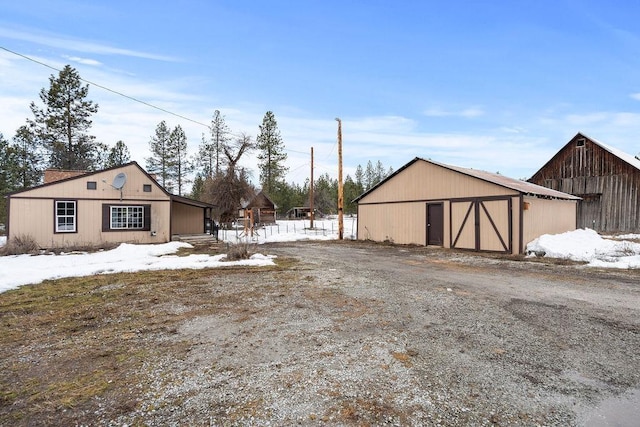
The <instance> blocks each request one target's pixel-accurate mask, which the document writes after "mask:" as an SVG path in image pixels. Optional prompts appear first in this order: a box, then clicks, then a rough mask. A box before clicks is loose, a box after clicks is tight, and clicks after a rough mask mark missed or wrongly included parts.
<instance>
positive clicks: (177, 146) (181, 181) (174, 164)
mask: <svg viewBox="0 0 640 427" xmlns="http://www.w3.org/2000/svg"><path fill="white" fill-rule="evenodd" d="M168 151H169V153H170V156H171V162H170V165H169V176H170V177H171V179H172V181H173V182H174V183H175V185H176V186H177V190H178V195H179V196H182V190H183V188H184V186H185V185H186V184H187V183H188V180H187V175H188V174H189V173H190V172H191V171H192V169H193V168H192V167H191V162H189V160H188V159H187V136H186V135H185V133H184V131H183V130H182V127H180V125H178V126H176V127H175V128H174V129H173V130H172V131H171V133H170V134H169V150H168Z"/></svg>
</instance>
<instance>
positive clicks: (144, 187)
mask: <svg viewBox="0 0 640 427" xmlns="http://www.w3.org/2000/svg"><path fill="white" fill-rule="evenodd" d="M142 191H144V192H145V193H151V184H143V185H142Z"/></svg>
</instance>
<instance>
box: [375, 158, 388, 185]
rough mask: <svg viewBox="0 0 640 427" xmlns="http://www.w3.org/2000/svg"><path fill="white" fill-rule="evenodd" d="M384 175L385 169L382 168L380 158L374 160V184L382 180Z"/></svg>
mask: <svg viewBox="0 0 640 427" xmlns="http://www.w3.org/2000/svg"><path fill="white" fill-rule="evenodd" d="M385 177H386V171H385V170H384V166H383V165H382V162H381V161H380V160H378V161H377V162H376V171H375V184H373V185H374V186H375V185H378V184H379V183H380V182H382V180H383V179H384V178H385Z"/></svg>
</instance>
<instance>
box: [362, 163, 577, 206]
mask: <svg viewBox="0 0 640 427" xmlns="http://www.w3.org/2000/svg"><path fill="white" fill-rule="evenodd" d="M418 161H422V162H426V163H430V164H432V165H436V166H440V167H442V168H445V169H449V170H452V171H455V172H458V173H461V174H464V175H467V176H471V177H474V178H477V179H481V180H483V181H486V182H490V183H492V184H496V185H499V186H501V187H504V188H509V189H511V190H514V191H518V192H520V193H522V194H525V195H530V196H539V197H544V198H550V199H564V200H580V197H576V196H573V195H571V194H567V193H563V192H561V191H556V190H552V189H550V188H546V187H542V186H540V185H536V184H532V183H530V182H526V181H521V180H519V179H515V178H509V177H507V176H504V175H500V174H497V173H492V172H486V171H483V170H478V169H470V168H463V167H460V166H452V165H447V164H444V163H439V162H434V161H433V160H427V159H423V158H420V157H416V158H415V159H413V160H411V161H410V162H409V163H407V164H406V165H404V166H402V167H401V168H400V169H398V170H397V171H395V172H394V173H393V174H391V175H390V176H388V177H387V178H386V179H384V180H383V181H381V182H380V183H378V185H376V186H375V187H373V188H371V189H369V191H366V192H364V193H363V194H361V195H360V196H359V197H358V198H357V199H356V200H355V201H358V200H360V199H362V198H363V197H364V196H366V195H367V194H369V193H371V192H372V191H374V190H375V189H376V188H378V187H379V186H381V185H382V184H384V183H385V182H387V181H388V180H390V179H392V178H393V177H394V176H396V175H397V174H399V173H400V172H401V171H403V170H404V169H406V168H408V167H409V166H411V165H412V164H414V163H415V162H418Z"/></svg>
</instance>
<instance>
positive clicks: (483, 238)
mask: <svg viewBox="0 0 640 427" xmlns="http://www.w3.org/2000/svg"><path fill="white" fill-rule="evenodd" d="M482 206H484V208H482V207H480V250H481V251H505V250H507V249H505V246H507V248H508V247H509V221H510V218H509V217H510V215H509V202H508V200H488V201H484V202H482ZM485 209H486V212H485ZM487 212H488V215H487ZM489 218H491V220H490V219H489ZM492 222H493V223H492ZM494 226H495V228H494ZM496 229H497V231H496ZM501 239H502V240H501Z"/></svg>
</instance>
